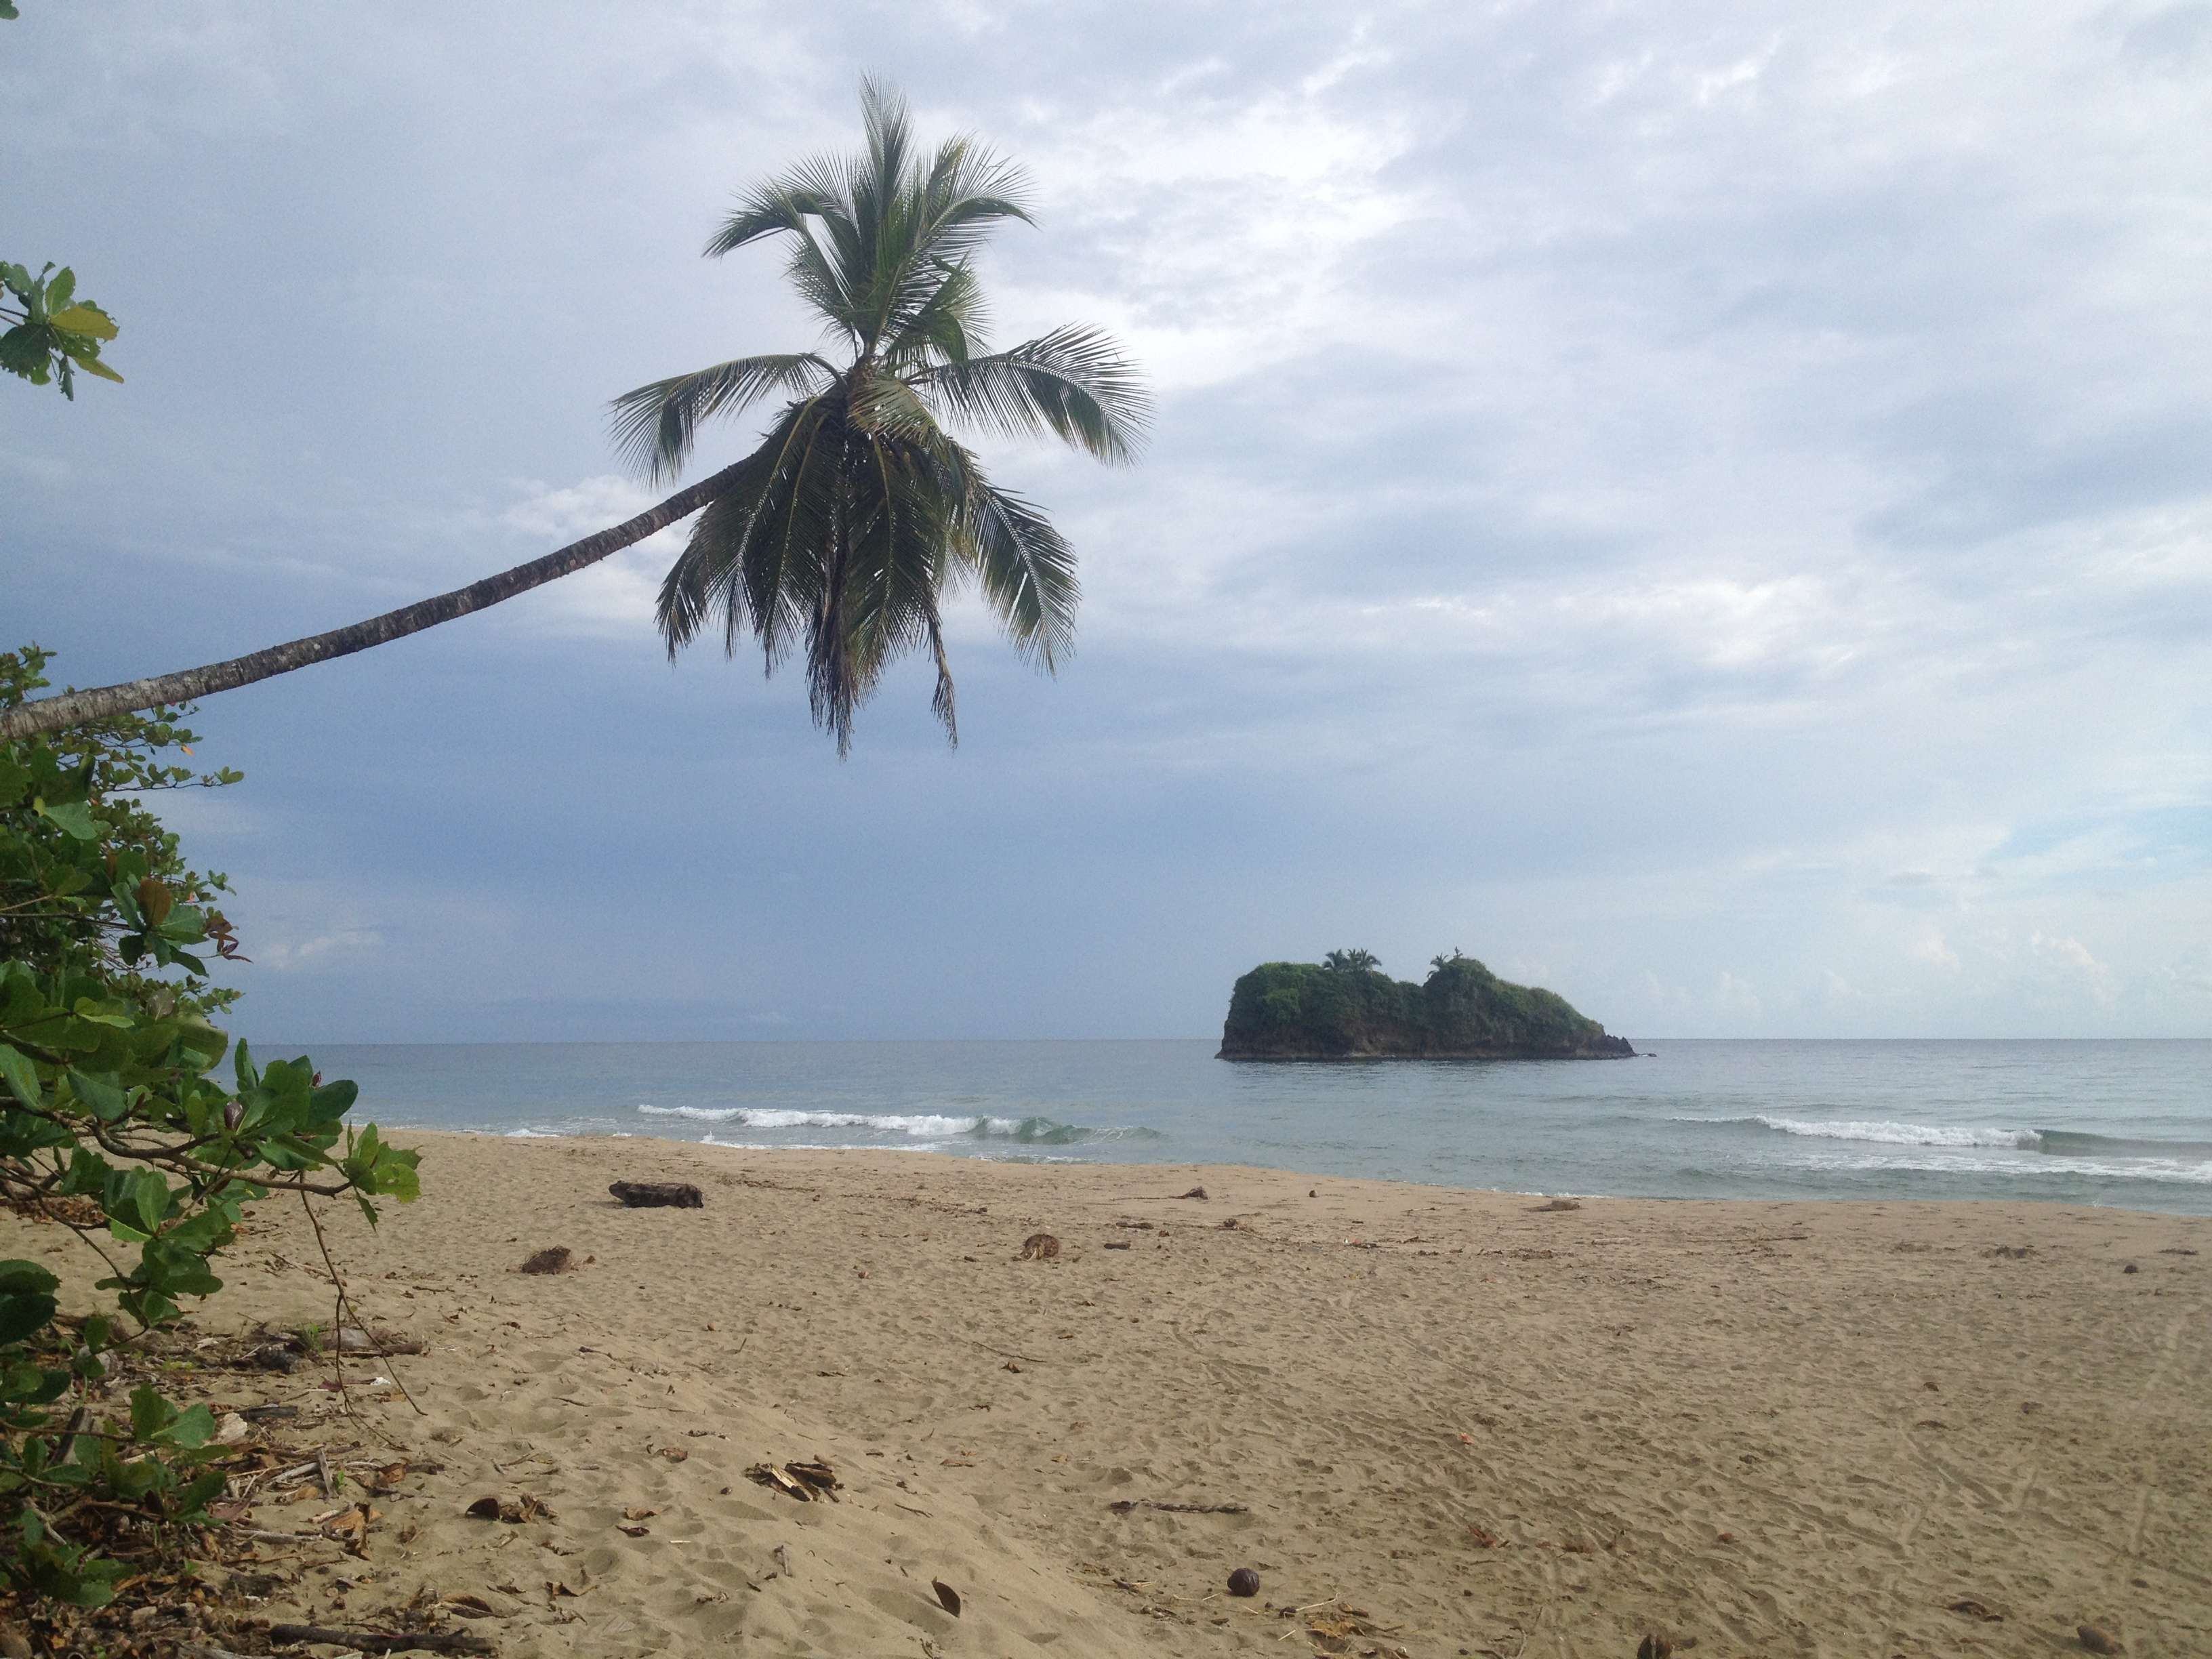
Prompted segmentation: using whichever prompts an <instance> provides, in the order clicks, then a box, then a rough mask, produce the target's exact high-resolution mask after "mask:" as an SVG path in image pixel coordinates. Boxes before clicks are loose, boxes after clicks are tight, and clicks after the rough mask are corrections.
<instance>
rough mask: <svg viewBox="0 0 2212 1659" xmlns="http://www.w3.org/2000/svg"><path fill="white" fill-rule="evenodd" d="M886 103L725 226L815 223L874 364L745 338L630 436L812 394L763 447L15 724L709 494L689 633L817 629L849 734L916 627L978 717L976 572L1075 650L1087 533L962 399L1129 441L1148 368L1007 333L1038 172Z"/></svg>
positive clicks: (211, 687) (374, 634)
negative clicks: (467, 563)
mask: <svg viewBox="0 0 2212 1659" xmlns="http://www.w3.org/2000/svg"><path fill="white" fill-rule="evenodd" d="M861 106H862V111H863V114H864V116H865V118H866V128H867V149H866V154H865V155H859V156H855V157H852V158H850V159H847V160H842V161H840V160H836V159H825V160H820V161H813V162H810V163H807V164H805V165H804V166H802V167H798V168H795V169H793V171H792V172H791V173H787V174H786V175H785V176H783V177H782V178H781V179H774V180H770V181H769V182H768V183H766V184H764V185H760V186H758V187H757V188H756V189H755V190H754V191H751V192H750V194H749V195H748V196H747V197H745V198H744V203H743V204H742V205H740V207H739V208H738V210H737V211H736V212H734V213H733V214H732V215H731V216H730V217H729V219H728V220H727V221H726V222H725V223H724V225H723V227H722V228H721V230H720V233H719V234H717V235H716V236H715V238H714V240H713V241H712V242H710V243H709V244H708V248H707V252H708V254H709V255H710V256H719V255H720V254H724V253H727V252H731V251H732V249H734V248H738V247H742V246H745V245H746V244H747V243H749V242H752V241H757V240H762V239H763V238H766V237H769V236H775V235H787V236H789V237H790V238H791V239H792V240H793V248H792V254H791V258H790V262H789V265H788V267H787V269H788V273H789V275H790V276H791V277H792V279H793V283H795V284H796V286H797V287H798V289H799V293H800V294H801V295H803V296H804V297H805V299H806V300H807V301H808V302H809V303H810V304H811V306H812V307H814V308H815V309H816V310H817V312H819V313H821V314H822V315H823V319H825V323H826V324H827V325H828V330H829V334H830V335H831V336H832V337H833V340H834V342H835V343H836V344H837V345H841V346H842V347H843V348H844V349H845V351H846V353H848V355H849V358H850V361H849V362H847V363H846V364H845V365H844V366H843V367H842V368H840V367H839V366H838V365H836V364H835V363H833V362H831V361H830V360H829V358H827V357H824V356H821V355H820V354H819V353H816V352H799V353H794V354H790V355H787V356H766V357H745V358H738V359H737V360H735V361H733V362H726V363H720V364H717V365H715V366H714V368H708V369H702V370H701V371H700V372H698V373H697V374H686V375H679V376H678V377H676V378H675V379H673V380H661V381H656V382H655V383H654V384H653V385H651V386H641V387H639V388H638V389H637V390H636V391H635V392H629V393H628V394H626V395H625V396H623V397H622V398H617V400H616V402H615V405H614V408H615V413H616V431H617V437H618V439H619V440H620V441H622V442H623V446H624V448H625V450H626V452H627V453H629V456H630V458H631V459H635V461H637V462H638V463H639V465H641V468H642V469H643V470H645V471H647V472H649V473H651V474H653V476H656V477H666V476H669V475H671V474H673V473H674V472H675V471H678V469H679V468H680V467H681V466H682V465H683V464H684V460H685V459H686V458H687V457H688V456H689V455H690V450H691V447H692V440H693V435H694V434H695V433H696V429H697V428H698V426H699V424H700V422H702V421H705V420H708V419H709V418H711V417H713V416H718V415H731V414H734V413H736V412H738V410H742V409H743V408H744V407H745V406H747V405H748V404H751V403H753V402H755V401H757V399H759V398H763V397H764V396H767V395H769V394H771V393H774V392H785V393H787V394H789V395H790V401H789V402H787V404H785V405H784V406H783V407H782V408H781V410H779V411H778V413H777V414H776V416H775V418H774V419H773V420H772V421H771V422H770V423H769V430H768V435H767V437H766V439H765V441H763V443H762V445H761V446H760V447H759V448H758V449H757V450H755V451H754V452H753V453H751V454H750V455H748V456H746V457H745V458H744V459H742V460H739V461H737V462H735V463H733V464H732V465H729V466H726V467H724V468H723V469H722V470H721V471H718V472H715V473H714V474H712V475H711V476H709V477H705V478H702V479H701V480H699V481H698V482H697V483H693V484H690V485H688V486H686V487H685V488H684V489H680V490H678V491H677V492H676V493H675V494H673V495H670V496H669V497H668V498H667V499H666V500H665V501H660V502H659V503H658V504H657V505H655V506H653V507H649V508H647V510H646V511H645V512H643V513H639V514H637V516H635V518H632V519H629V520H625V521H624V522H623V523H622V524H619V525H616V526H611V527H610V528H608V529H605V530H602V531H599V532H597V533H596V534H593V535H591V536H586V537H585V538H583V539H581V540H580V541H576V542H572V543H570V544H568V546H566V547H562V548H556V549H555V550H553V551H552V552H550V553H548V554H545V555H544V556H542V557H539V558H537V559H533V560H531V561H530V562H527V563H526V564H520V565H517V566H515V567H514V568H513V569H511V570H505V571H501V573H500V574H497V575H494V576H488V577H485V578H484V579H483V580H481V581H476V582H471V584H469V585H468V586H465V587H460V588H456V589H454V590H453V592H448V593H441V594H439V595H437V596H436V597H435V598H432V599H422V600H418V601H416V603H415V604H412V605H404V606H402V607H400V608H399V609H398V610H397V611H386V613H385V614H384V615H382V616H380V617H370V618H369V619H368V620H367V621H366V622H360V623H353V624H352V625H350V626H349V627H345V628H338V629H331V631H329V632H328V633H324V634H317V635H310V636H308V637H307V638H305V639H299V640H293V641H289V642H288V643H286V644H283V645H277V646H271V647H268V648H267V649H265V650H262V651H256V652H253V653H250V654H249V655H246V656H243V657H235V658H232V659H228V660H227V661H223V662H217V663H210V664H208V665H205V666H204V667H200V668H192V669H186V670H183V671H179V672H176V673H172V674H161V675H156V676H154V677H152V678H147V679H139V680H129V681H125V682H123V683H122V684H116V685H109V686H101V687H97V688H94V689H91V690H80V691H69V692H64V693H62V694H61V695H59V696H50V697H42V698H39V699H37V700H35V701H33V702H27V703H23V704H21V705H20V706H18V707H16V708H0V740H6V739H12V738H25V737H31V736H35V735H36V734H38V733H40V732H52V731H58V730H59V729H61V728H62V727H64V726H73V725H79V724H82V723H83V722H85V721H88V720H99V719H103V718H105V717H106V716H109V715H112V714H124V713H128V712H130V711H131V710H134V709H145V708H161V707H163V706H167V705H174V704H179V703H184V702H190V701H191V700H193V699H195V698H199V697H205V696H213V695H214V694H215V693H216V692H219V691H228V690H234V689H235V688H236V687H239V686H241V685H251V684H254V683H255V682H256V681H258V680H264V679H268V678H271V677H273V676H275V675H277V674H283V673H289V672H291V671H293V670H295V669H299V668H304V667H307V665H310V664H312V663H318V662H327V661H329V660H330V659H332V658H334V657H342V656H347V655H349V654H351V653H355V652H357V651H365V650H367V649H368V648H369V647H372V646H378V645H383V644H386V643H387V642H388V641H392V640H397V639H403V638H404V637H406V636H407V635H410V634H415V633H419V632H421V631H422V629H426V628H432V627H435V626H436V625H438V624H439V623H447V622H452V621H453V620H454V619H456V618H457V617H465V616H467V615H469V614H470V613H471V612H472V611H480V610H483V608H484V607H485V606H487V605H497V604H499V603H501V602H502V601H504V600H507V599H513V598H514V597H515V596H516V595H517V594H520V593H526V592H529V591H530V590H532V588H535V587H539V586H544V584H545V583H547V582H549V581H552V580H556V579H557V578H559V577H562V576H565V575H568V574H571V573H573V572H574V571H578V570H581V569H583V568H586V567H587V566H589V565H592V564H596V563H597V562H599V561H600V560H602V559H604V558H606V557H607V556H609V555H611V554H613V553H616V552H619V551H620V550H622V549H623V548H625V547H629V546H631V545H633V544H635V543H637V542H641V541H642V540H644V539H645V538H647V536H650V535H652V534H653V532H656V531H659V530H661V529H664V528H665V527H666V526H669V525H671V524H674V523H677V522H678V521H679V520H683V519H684V518H686V517H689V516H690V514H692V513H697V512H699V511H700V509H701V508H702V507H705V508H707V509H708V511H707V512H706V513H704V514H703V515H702V518H701V520H700V522H699V525H698V526H697V527H696V530H695V532H694V533H693V536H692V538H691V542H690V546H689V547H688V548H687V549H686V550H685V551H684V554H683V556H681V557H680V558H679V559H678V561H677V562H676V565H675V567H674V568H672V569H671V571H670V572H669V574H668V580H667V581H666V582H665V584H664V585H663V587H662V591H661V598H660V607H659V616H660V625H661V629H662V633H663V635H664V636H665V638H666V640H667V641H668V645H669V649H670V650H671V653H672V652H674V651H675V650H677V649H678V648H679V647H681V646H682V645H683V644H684V643H685V642H686V641H689V640H690V639H691V638H692V637H694V635H696V633H697V632H698V630H699V629H701V628H702V626H703V625H704V624H705V623H707V622H708V620H710V619H711V618H712V617H715V616H716V615H717V614H719V616H720V620H721V622H722V624H723V633H724V639H725V642H726V644H728V645H729V646H730V647H732V649H734V647H735V646H736V643H737V641H738V638H739V636H740V635H743V634H744V633H746V632H748V631H750V632H751V633H752V634H753V635H755V636H756V637H757V639H758V641H759V642H760V644H761V646H762V647H763V650H764V652H765V653H766V656H767V659H768V664H769V667H770V669H773V668H774V667H775V665H776V664H777V662H778V661H779V660H781V658H782V657H783V655H784V654H785V653H787V651H788V650H789V649H790V648H791V647H792V646H793V643H794V642H795V641H796V640H797V638H798V637H799V635H801V634H802V633H803V634H804V636H805V641H806V648H807V666H808V675H809V680H810V689H811V692H812V699H811V700H812V703H813V707H814V712H815V715H816V718H817V720H821V721H822V722H823V724H824V725H825V726H828V727H829V729H830V730H831V732H833V733H834V734H835V735H836V738H837V743H838V749H839V752H840V753H842V752H843V751H844V750H845V749H846V748H847V746H848V744H850V742H851V738H852V717H853V711H854V708H855V707H856V706H857V705H858V704H859V702H860V701H861V700H862V699H864V698H865V697H866V696H867V694H868V692H869V691H870V690H872V688H873V687H874V685H875V684H876V682H877V680H878V678H879V676H880V675H881V673H882V671H883V670H884V667H885V666H886V665H888V664H889V663H890V661H891V660H892V659H894V658H895V657H896V656H897V655H899V654H900V653H902V652H904V651H907V650H911V649H919V648H925V647H926V648H927V649H928V650H929V651H930V652H931V653H932V654H933V657H934V659H935V660H936V664H937V668H938V687H937V698H936V708H937V711H938V713H939V716H940V717H941V718H942V719H943V720H945V726H946V730H947V731H948V732H952V731H954V730H955V729H956V728H955V726H954V724H953V708H952V680H951V672H950V668H949V665H948V664H947V662H946V660H945V648H944V639H943V633H942V626H941V616H942V611H941V606H942V603H943V600H944V599H945V597H946V595H947V594H948V593H949V592H951V591H952V590H953V589H954V588H955V587H956V586H957V585H958V584H959V583H960V582H962V581H963V580H968V579H969V578H970V577H972V578H973V579H974V580H975V582H976V584H977V586H978V587H979V589H980V590H981V593H982V595H983V598H984V599H985V600H986V602H987V604H988V605H990V606H991V608H992V609H993V610H994V611H996V612H997V614H998V616H999V617H1000V620H1001V622H1002V623H1004V624H1005V626H1006V631H1007V633H1008V634H1009V635H1010V636H1011V637H1012V640H1013V641H1014V643H1015V645H1016V647H1018V648H1019V649H1020V650H1021V651H1022V652H1023V653H1024V654H1026V655H1027V656H1029V657H1030V659H1032V660H1034V661H1036V663H1038V664H1039V665H1041V666H1042V667H1044V668H1046V669H1047V670H1049V669H1050V668H1051V667H1052V666H1053V665H1054V661H1055V660H1056V659H1057V657H1058V656H1059V655H1060V653H1064V652H1065V651H1066V647H1067V644H1068V641H1069V636H1070V629H1071V624H1072V619H1073V611H1074V606H1075V602H1076V599H1077V591H1078V590H1077V586H1076V580H1075V573H1074V556H1073V552H1072V551H1071V550H1070V549H1069V548H1068V546H1067V544H1066V542H1065V541H1064V540H1063V539H1062V538H1060V535H1059V533H1058V532H1056V531H1054V528H1053V526H1052V525H1051V523H1050V522H1049V521H1048V520H1047V519H1046V518H1045V517H1044V515H1043V514H1042V513H1040V512H1039V511H1038V510H1037V508H1036V507H1035V506H1033V505H1032V504H1030V502H1028V501H1024V500H1022V499H1021V498H1020V497H1019V496H1017V495H1013V494H1012V493H1011V492H1008V491H1006V490H1001V489H995V488H994V487H993V486H992V485H991V483H989V481H988V480H987V478H986V477H984V475H983V472H982V470H981V467H980V466H979V465H977V463H976V460H975V456H974V454H973V453H971V452H970V451H969V450H968V449H967V448H966V447H963V445H961V444H959V443H958V442H957V441H954V440H953V439H952V438H951V436H949V435H947V434H946V432H945V429H944V425H943V422H945V421H951V422H957V423H959V424H962V425H964V426H969V427H975V428H981V429H982V430H985V431H990V432H998V433H1004V434H1023V433H1037V432H1042V433H1049V434H1051V435H1054V436H1056V437H1059V438H1061V439H1064V440H1066V441H1068V442H1070V443H1072V444H1074V445H1077V446H1078V447H1081V448H1083V449H1085V450H1087V451H1088V452H1089V453H1091V454H1094V455H1097V456H1098V457H1099V458H1100V459H1104V460H1109V461H1121V460H1127V459H1130V458H1131V457H1132V456H1133V453H1134V452H1135V449H1136V447H1137V445H1138V443H1139V440H1140V438H1141V436H1142V434H1143V431H1144V428H1145V423H1146V414H1147V403H1146V397H1145V392H1144V389H1143V386H1142V385H1141V382H1140V381H1139V378H1138V376H1137V374H1136V373H1135V371H1134V369H1133V368H1132V367H1131V366H1130V364H1129V363H1128V362H1127V360H1126V359H1124V358H1123V357H1122V356H1121V355H1120V353H1119V351H1118V350H1117V349H1115V346H1114V344H1113V343H1112V342H1111V341H1110V340H1109V339H1107V338H1106V337H1105V336H1103V335H1102V334H1100V333H1098V332H1097V331H1093V330H1090V329H1085V328H1062V329H1058V330H1055V331H1054V332H1052V333H1050V334H1048V335H1045V336H1043V337H1041V338H1039V339H1036V340H1032V341H1030V342H1029V343H1026V344H1024V345H1019V346H1016V347H1014V348H1013V349H1012V350H1009V351H1001V352H996V353H993V352H987V351H985V350H984V349H982V344H981V331H982V330H981V325H982V313H983V307H982V301H981V291H980V285H979V283H978V282H977V280H976V277H975V271H974V269H973V265H972V263H971V260H972V256H973V254H974V252H975V250H976V248H977V247H978V246H980V245H981V241H982V240H983V238H984V237H985V236H986V235H987V234H988V232H989V230H990V229H991V228H993V227H994V225H996V224H997V223H998V222H1000V221H1001V220H1006V219H1018V220H1021V221H1023V222H1030V213H1029V210H1028V208H1027V206H1026V204H1025V203H1024V180H1023V179H1022V176H1021V174H1020V173H1018V171H1017V170H1016V169H1015V168H1013V167H1011V166H1009V165H1007V164H1006V163H1005V162H1003V161H999V160H998V159H996V158H995V157H994V156H992V155H990V154H989V153H988V152H987V151H986V150H984V149H981V147H979V146H978V145H977V144H976V143H975V142H974V141H973V140H970V139H966V138H956V139H953V140H951V141H950V142H948V143H945V144H942V145H940V146H939V148H938V149H937V150H936V152H935V153H934V155H932V156H931V157H929V158H928V159H927V161H925V160H923V159H922V158H921V157H920V155H918V154H917V153H916V151H915V145H914V140H913V137H912V133H911V130H910V124H909V122H908V116H907V112H906V110H905V107H904V106H903V105H902V103H901V102H900V100H898V99H897V98H896V96H895V95H893V94H890V93H889V92H887V91H885V90H884V89H883V88H880V87H878V86H877V85H875V84H874V83H872V82H870V83H866V84H864V86H863V88H862V92H861Z"/></svg>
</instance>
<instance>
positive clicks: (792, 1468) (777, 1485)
mask: <svg viewBox="0 0 2212 1659" xmlns="http://www.w3.org/2000/svg"><path fill="white" fill-rule="evenodd" d="M745 1474H746V1477H747V1478H748V1479H750V1480H757V1481H758V1482H759V1483H760V1484H761V1485H762V1486H769V1487H772V1488H774V1489H775V1491H778V1492H789V1493H790V1494H791V1495H792V1496H793V1498H797V1499H799V1502H800V1503H802V1504H811V1503H815V1502H817V1501H818V1500H819V1499H821V1498H828V1499H829V1501H830V1502H831V1503H833V1504H835V1503H838V1502H840V1501H842V1500H841V1499H840V1498H838V1496H837V1488H838V1487H839V1486H842V1484H843V1482H842V1481H840V1480H838V1479H837V1474H836V1470H834V1469H832V1468H830V1467H829V1465H828V1464H827V1463H824V1462H819V1461H818V1460H817V1462H811V1463H809V1462H789V1463H756V1464H754V1465H753V1466H752V1468H749V1469H747V1470H746V1471H745Z"/></svg>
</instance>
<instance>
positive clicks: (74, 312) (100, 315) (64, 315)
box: [46, 305, 117, 340]
mask: <svg viewBox="0 0 2212 1659" xmlns="http://www.w3.org/2000/svg"><path fill="white" fill-rule="evenodd" d="M46 322H47V324H48V325H49V326H51V327H53V328H59V329H66V330H68V331H69V332H70V333H71V334H89V335H91V336H92V337H93V338H94V339H95V340H112V339H113V338H114V337H115V336H116V333H117V330H116V326H115V319H113V318H112V317H110V316H109V315H108V314H107V313H106V312H104V311H102V310H101V309H100V307H98V306H94V305H74V306H70V307H68V308H67V309H66V310H63V311H57V312H55V313H52V315H50V316H49V317H48V318H47V319H46Z"/></svg>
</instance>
